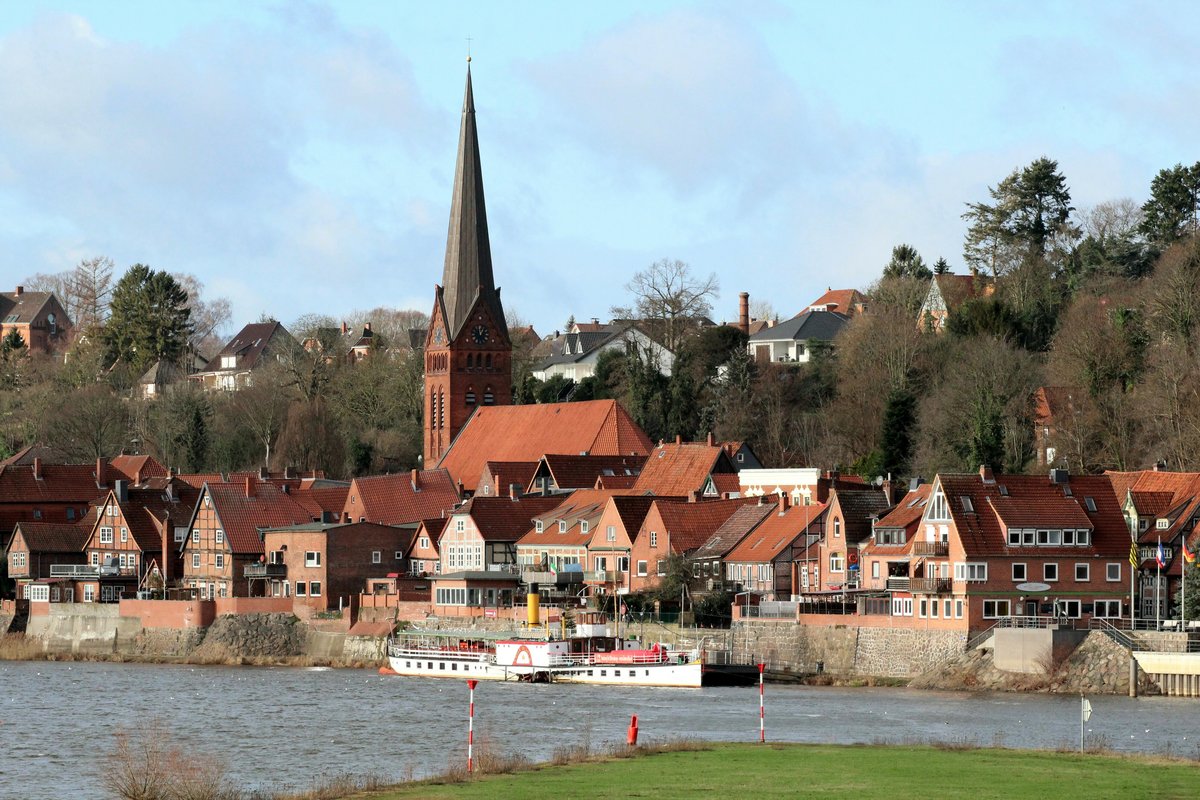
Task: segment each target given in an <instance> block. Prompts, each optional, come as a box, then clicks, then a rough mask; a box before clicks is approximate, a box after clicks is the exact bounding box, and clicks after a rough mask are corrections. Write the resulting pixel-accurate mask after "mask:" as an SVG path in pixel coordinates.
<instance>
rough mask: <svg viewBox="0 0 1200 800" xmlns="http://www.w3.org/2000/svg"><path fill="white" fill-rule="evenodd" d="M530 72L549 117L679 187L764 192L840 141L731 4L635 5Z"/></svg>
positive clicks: (596, 148) (819, 160)
mask: <svg viewBox="0 0 1200 800" xmlns="http://www.w3.org/2000/svg"><path fill="white" fill-rule="evenodd" d="M525 74H526V75H527V77H528V79H529V80H530V81H531V82H532V83H533V84H534V85H535V86H536V87H537V88H538V89H539V90H540V92H541V93H542V94H543V96H544V98H545V99H546V101H547V109H546V116H547V120H548V124H549V125H552V126H553V127H555V128H556V129H558V130H560V131H561V132H563V133H564V134H565V135H567V136H569V137H570V138H571V139H572V140H574V141H576V142H579V143H581V144H582V145H584V146H585V147H587V148H588V149H590V150H591V151H593V152H595V153H597V154H599V155H600V156H601V157H602V158H604V159H606V160H608V161H609V162H611V163H614V164H619V165H621V168H622V169H623V170H627V169H628V168H629V167H631V166H632V167H634V168H640V169H643V170H649V171H651V172H652V173H654V174H656V175H658V176H661V177H662V178H663V179H665V180H666V181H667V182H668V184H669V185H670V186H671V187H672V188H673V189H674V191H676V192H677V193H678V194H681V195H686V194H690V193H694V192H697V191H701V192H703V191H708V190H711V189H713V188H714V187H717V188H719V189H720V190H722V191H729V190H733V191H735V192H739V193H743V194H755V195H760V197H759V199H763V198H762V196H763V195H766V196H769V195H770V194H771V193H772V192H773V191H774V190H775V189H776V188H777V187H778V185H779V178H780V176H782V175H789V174H796V173H805V172H810V171H822V170H823V169H824V167H823V164H825V163H827V159H828V158H829V157H830V155H831V154H834V153H837V152H841V151H842V150H843V146H842V145H841V144H840V137H839V127H840V126H839V123H838V122H837V120H836V118H834V117H833V116H832V115H831V114H830V113H829V112H828V111H827V110H826V109H823V108H819V107H816V106H815V104H814V103H813V102H811V100H810V99H809V98H807V97H806V96H805V94H804V93H803V92H801V91H800V90H799V88H798V87H797V86H796V85H795V84H794V83H793V81H792V80H791V79H790V78H789V77H788V76H787V75H786V74H785V73H784V72H783V70H782V69H781V68H780V66H779V65H778V64H777V63H776V62H775V61H774V60H773V59H772V58H771V57H770V55H769V50H768V49H767V48H766V47H765V45H764V43H763V41H762V39H761V37H760V36H759V35H758V34H757V33H756V32H755V31H754V29H753V28H751V27H749V26H748V25H747V24H746V22H745V21H744V20H742V19H740V18H738V17H736V16H734V15H729V16H725V15H722V14H720V13H715V12H714V13H704V12H701V11H690V10H683V11H674V12H670V13H667V14H664V15H661V16H657V17H638V18H635V19H633V20H632V21H630V22H627V23H624V24H621V25H619V26H617V27H615V28H612V29H610V30H608V31H606V32H604V33H602V34H600V35H598V36H596V37H594V38H592V39H591V40H590V41H588V42H587V43H585V44H584V45H583V47H581V48H580V49H579V50H577V51H574V52H571V53H569V54H562V55H558V56H555V57H552V58H549V59H546V60H543V61H541V62H533V63H529V64H528V65H526V68H525Z"/></svg>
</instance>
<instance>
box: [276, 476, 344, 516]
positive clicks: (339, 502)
mask: <svg viewBox="0 0 1200 800" xmlns="http://www.w3.org/2000/svg"><path fill="white" fill-rule="evenodd" d="M284 491H286V492H287V493H288V494H289V495H290V496H291V498H292V499H293V500H295V501H296V502H297V503H299V504H300V505H301V506H302V507H304V508H305V509H307V511H308V514H309V516H310V517H311V518H312V521H313V522H337V521H339V520H342V511H343V510H344V509H345V507H346V499H347V498H348V497H349V496H350V483H349V481H333V480H328V479H326V478H319V479H312V478H305V479H303V480H301V481H300V485H299V486H297V487H295V488H292V487H291V486H285V488H284ZM343 521H344V520H343Z"/></svg>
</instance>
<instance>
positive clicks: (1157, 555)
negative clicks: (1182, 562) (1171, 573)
mask: <svg viewBox="0 0 1200 800" xmlns="http://www.w3.org/2000/svg"><path fill="white" fill-rule="evenodd" d="M1154 560H1155V561H1157V562H1158V566H1159V568H1160V569H1161V568H1162V567H1165V566H1166V565H1167V559H1166V556H1164V555H1163V549H1162V539H1159V540H1158V551H1157V552H1156V553H1155V554H1154Z"/></svg>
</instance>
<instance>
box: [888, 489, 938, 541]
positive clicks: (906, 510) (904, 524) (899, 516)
mask: <svg viewBox="0 0 1200 800" xmlns="http://www.w3.org/2000/svg"><path fill="white" fill-rule="evenodd" d="M932 489H933V484H931V483H923V484H921V485H920V486H918V487H917V488H916V489H914V490H912V491H911V492H909V493H908V494H906V495H904V497H903V498H902V499H901V500H900V502H899V503H897V504H896V505H894V506H892V508H891V510H890V511H888V512H887V513H886V514H884V515H883V516H882V517H880V518H879V521H878V522H876V523H875V529H876V530H878V529H879V528H904V529H906V530H910V531H911V530H912V529H915V528H916V526H917V524H918V523H920V521H921V515H922V514H924V513H925V504H926V503H928V502H929V493H930V491H931V490H932Z"/></svg>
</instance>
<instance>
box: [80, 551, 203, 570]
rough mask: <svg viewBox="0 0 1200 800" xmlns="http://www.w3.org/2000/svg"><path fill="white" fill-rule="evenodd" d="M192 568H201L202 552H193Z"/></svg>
mask: <svg viewBox="0 0 1200 800" xmlns="http://www.w3.org/2000/svg"><path fill="white" fill-rule="evenodd" d="M92 555H93V556H94V555H96V554H95V553H92ZM192 569H200V554H199V553H192Z"/></svg>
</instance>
